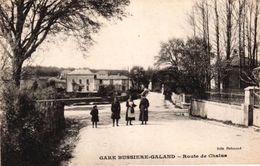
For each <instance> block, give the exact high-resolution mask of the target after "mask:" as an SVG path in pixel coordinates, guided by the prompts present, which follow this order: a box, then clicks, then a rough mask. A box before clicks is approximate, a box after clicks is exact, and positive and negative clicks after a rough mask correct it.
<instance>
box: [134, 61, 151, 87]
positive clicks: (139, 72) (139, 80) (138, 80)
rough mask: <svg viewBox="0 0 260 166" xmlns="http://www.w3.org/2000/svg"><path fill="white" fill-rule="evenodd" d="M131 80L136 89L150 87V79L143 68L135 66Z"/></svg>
mask: <svg viewBox="0 0 260 166" xmlns="http://www.w3.org/2000/svg"><path fill="white" fill-rule="evenodd" d="M130 78H131V81H132V84H133V88H134V89H137V90H140V89H141V88H142V86H144V87H148V84H149V78H148V77H147V75H146V72H145V70H144V68H143V67H141V66H134V67H133V68H132V69H131V70H130Z"/></svg>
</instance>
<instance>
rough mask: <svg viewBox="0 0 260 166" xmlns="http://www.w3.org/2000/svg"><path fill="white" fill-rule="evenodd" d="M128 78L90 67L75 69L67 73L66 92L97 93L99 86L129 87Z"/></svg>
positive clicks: (120, 89)
mask: <svg viewBox="0 0 260 166" xmlns="http://www.w3.org/2000/svg"><path fill="white" fill-rule="evenodd" d="M129 82H130V80H129V78H128V77H127V76H124V75H121V74H117V75H110V74H109V73H108V71H105V70H100V71H97V72H92V71H91V70H90V69H76V70H74V71H72V72H70V73H68V74H67V78H66V83H67V88H66V89H67V92H78V93H97V92H98V90H99V88H100V87H101V86H104V87H106V86H110V85H112V86H114V88H115V90H116V91H122V92H124V91H127V90H128V89H129Z"/></svg>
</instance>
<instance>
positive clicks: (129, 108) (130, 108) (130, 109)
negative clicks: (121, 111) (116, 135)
mask: <svg viewBox="0 0 260 166" xmlns="http://www.w3.org/2000/svg"><path fill="white" fill-rule="evenodd" d="M135 106H136V105H135V103H134V101H133V99H132V97H131V96H130V97H129V99H128V100H127V102H126V116H125V120H126V125H128V123H129V125H133V124H132V121H133V120H135V110H134V107H135Z"/></svg>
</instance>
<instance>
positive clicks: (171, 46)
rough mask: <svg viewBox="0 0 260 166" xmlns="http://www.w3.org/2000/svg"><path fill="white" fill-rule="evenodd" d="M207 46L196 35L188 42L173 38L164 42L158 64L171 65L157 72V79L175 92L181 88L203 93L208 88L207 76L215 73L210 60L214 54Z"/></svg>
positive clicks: (186, 90)
mask: <svg viewBox="0 0 260 166" xmlns="http://www.w3.org/2000/svg"><path fill="white" fill-rule="evenodd" d="M205 48H207V43H206V42H205V41H204V40H203V39H200V38H196V37H195V38H189V39H188V40H187V41H186V42H184V41H183V40H181V39H171V40H169V41H168V42H165V43H162V44H161V50H160V53H159V56H157V57H156V60H157V62H156V65H159V66H163V67H165V64H167V65H170V66H169V67H166V68H165V69H163V70H160V71H159V72H157V74H156V79H157V80H158V79H159V80H160V82H161V83H163V84H165V86H167V87H168V88H170V89H171V90H172V91H175V92H177V91H180V89H181V91H184V92H186V93H194V94H202V92H203V91H205V90H206V86H207V82H206V79H207V76H208V75H210V76H212V75H213V73H214V71H213V70H212V69H213V68H212V66H211V64H210V61H209V60H210V58H211V57H212V56H213V54H212V53H210V56H208V53H207V52H206V49H205ZM209 51H210V48H209ZM177 89H179V90H177Z"/></svg>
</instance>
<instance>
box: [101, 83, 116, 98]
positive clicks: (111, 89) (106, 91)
mask: <svg viewBox="0 0 260 166" xmlns="http://www.w3.org/2000/svg"><path fill="white" fill-rule="evenodd" d="M115 93H116V91H115V86H114V85H108V86H104V85H103V86H100V87H99V89H98V95H99V96H114V95H115Z"/></svg>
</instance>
